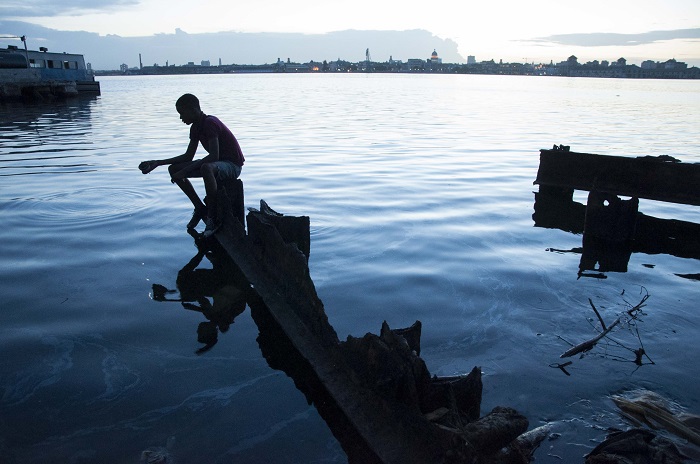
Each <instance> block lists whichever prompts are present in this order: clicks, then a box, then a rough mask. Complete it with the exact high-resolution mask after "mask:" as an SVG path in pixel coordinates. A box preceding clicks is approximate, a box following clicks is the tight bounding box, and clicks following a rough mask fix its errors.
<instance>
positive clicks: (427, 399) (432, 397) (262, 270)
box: [215, 181, 544, 464]
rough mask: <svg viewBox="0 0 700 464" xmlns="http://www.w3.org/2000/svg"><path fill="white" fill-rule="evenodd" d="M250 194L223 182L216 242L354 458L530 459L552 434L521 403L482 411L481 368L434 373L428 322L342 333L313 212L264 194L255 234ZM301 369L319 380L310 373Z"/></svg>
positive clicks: (269, 348) (267, 348) (269, 346)
mask: <svg viewBox="0 0 700 464" xmlns="http://www.w3.org/2000/svg"><path fill="white" fill-rule="evenodd" d="M242 192H243V190H242V185H240V181H236V182H233V183H228V185H224V186H220V190H219V197H218V202H217V205H218V207H219V208H220V209H219V213H220V214H221V215H222V216H220V217H223V226H222V227H221V228H220V229H219V230H218V231H217V233H216V234H215V237H216V240H217V241H218V242H219V244H220V245H221V246H222V247H223V249H224V250H225V251H226V252H227V254H228V255H229V256H230V257H231V258H232V260H233V261H234V262H235V263H236V264H237V265H238V267H240V269H241V271H242V273H243V274H244V275H245V277H246V278H247V279H248V282H249V284H250V289H251V293H252V297H251V298H250V299H249V306H250V307H251V311H252V313H253V317H254V319H256V322H257V320H259V319H260V318H264V317H267V318H269V319H270V320H272V321H273V322H274V324H275V325H276V326H278V327H279V330H278V333H279V337H280V338H283V339H284V342H285V343H286V344H287V345H288V346H289V350H294V351H295V352H296V353H298V358H299V359H300V360H301V361H299V362H293V363H291V365H290V364H287V365H286V366H284V365H282V366H280V365H279V364H281V363H280V362H278V361H276V359H278V358H279V357H278V356H275V355H274V354H270V353H271V352H274V347H275V345H278V344H280V343H274V342H272V343H270V342H269V340H268V342H267V343H264V341H265V340H264V339H265V336H263V333H262V331H261V336H260V338H262V339H263V340H262V341H261V340H259V343H260V345H261V349H263V354H264V355H265V357H266V358H267V359H268V362H269V363H270V365H271V366H273V367H275V368H280V369H282V370H284V371H285V372H287V373H288V374H289V375H290V376H292V378H294V381H295V384H296V385H297V387H298V388H300V390H302V391H303V392H304V393H305V394H306V395H307V398H309V401H310V402H313V403H314V404H315V406H316V408H317V410H318V411H319V413H320V414H321V416H322V417H324V419H325V420H326V422H327V423H328V424H329V426H330V427H331V430H332V432H333V433H334V435H335V436H336V438H337V439H338V441H339V442H340V444H341V446H343V449H344V450H345V451H346V453H347V455H348V458H349V460H350V462H351V463H352V462H357V463H363V464H365V463H385V464H389V463H401V464H406V463H408V464H410V463H421V464H424V463H484V464H490V463H493V464H495V463H505V462H509V463H514V464H515V463H523V464H524V463H526V462H529V457H530V455H531V453H532V451H533V450H534V448H535V447H536V446H537V444H538V443H539V441H541V440H542V439H543V438H544V435H543V434H532V433H528V434H525V431H526V430H527V427H528V421H527V419H526V418H525V417H524V416H522V415H520V414H519V413H518V412H517V411H515V410H514V409H511V408H505V407H497V408H495V409H494V410H492V411H491V412H490V413H489V414H486V415H485V416H483V417H482V416H481V411H480V408H481V394H482V383H481V371H480V369H479V368H478V367H475V368H474V369H473V370H472V371H471V372H470V373H469V374H468V375H465V376H460V377H454V378H437V377H434V376H431V375H430V373H429V371H428V369H427V367H426V365H425V363H424V361H423V360H422V359H421V358H420V330H421V325H420V322H416V324H414V325H413V326H412V327H410V328H407V329H396V330H392V329H390V328H389V326H388V325H387V324H386V322H384V323H383V324H382V327H381V331H380V333H379V335H375V334H370V333H368V334H366V335H364V336H363V337H361V338H355V337H352V336H349V337H348V338H347V340H345V341H340V340H339V339H338V336H337V334H336V332H335V330H334V329H333V327H332V326H331V324H330V323H329V321H328V318H327V316H326V313H325V309H324V306H323V303H322V301H321V300H320V299H319V297H318V295H317V293H316V289H315V286H314V283H313V281H312V280H311V277H310V275H309V268H308V257H309V251H310V232H309V222H310V221H309V218H308V217H306V216H300V217H294V216H284V215H282V214H279V213H277V212H275V211H273V210H272V209H271V208H269V206H267V204H266V203H265V202H264V201H261V207H260V210H251V211H250V212H249V213H248V214H247V216H246V222H247V226H248V230H247V232H246V230H245V227H244V224H243V221H241V214H242V211H241V205H242V196H241V197H238V195H242ZM232 205H233V206H232ZM261 307H265V308H266V309H265V310H264V311H262V312H261V310H260V308H261ZM261 313H264V314H266V316H264V317H263V316H261ZM378 325H379V323H378ZM267 338H269V336H267ZM287 345H285V346H287ZM300 370H301V371H304V372H306V373H307V374H308V373H311V375H312V376H313V380H312V381H309V380H308V379H300V378H299V377H298V376H297V374H298V372H299V371H300ZM331 416H332V417H331ZM338 424H340V425H338Z"/></svg>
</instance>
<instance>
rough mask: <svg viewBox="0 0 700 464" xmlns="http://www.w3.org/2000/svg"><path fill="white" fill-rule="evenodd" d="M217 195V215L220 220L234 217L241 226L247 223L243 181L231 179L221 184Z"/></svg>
mask: <svg viewBox="0 0 700 464" xmlns="http://www.w3.org/2000/svg"><path fill="white" fill-rule="evenodd" d="M216 195H217V202H216V205H217V209H218V211H217V214H218V217H220V218H226V217H229V218H230V217H233V218H236V219H238V221H239V222H240V223H241V224H244V223H245V206H244V205H245V198H244V197H245V195H244V193H243V181H241V179H230V180H225V181H223V182H219V184H218V189H217V191H216Z"/></svg>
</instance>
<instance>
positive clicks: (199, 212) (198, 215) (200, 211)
mask: <svg viewBox="0 0 700 464" xmlns="http://www.w3.org/2000/svg"><path fill="white" fill-rule="evenodd" d="M206 215H207V210H206V209H205V208H195V209H194V212H193V213H192V219H190V222H188V223H187V228H188V229H194V228H195V227H197V224H199V221H201V220H202V218H204V217H206Z"/></svg>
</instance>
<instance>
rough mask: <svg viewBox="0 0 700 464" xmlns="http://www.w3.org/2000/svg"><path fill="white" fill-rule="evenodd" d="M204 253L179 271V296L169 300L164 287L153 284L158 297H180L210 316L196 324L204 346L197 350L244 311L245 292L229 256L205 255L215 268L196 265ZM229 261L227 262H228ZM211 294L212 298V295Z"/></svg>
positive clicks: (205, 348)
mask: <svg viewBox="0 0 700 464" xmlns="http://www.w3.org/2000/svg"><path fill="white" fill-rule="evenodd" d="M204 256H205V253H204V252H202V251H199V252H198V253H197V254H196V255H195V256H194V257H193V258H192V259H191V260H190V262H189V263H187V264H186V265H185V266H184V267H183V268H182V269H181V270H180V272H178V274H177V280H176V285H177V288H178V290H179V291H180V299H179V300H167V299H166V298H165V293H166V292H168V290H167V289H165V288H164V287H162V286H160V285H158V284H154V285H153V295H154V299H155V300H158V301H181V302H182V306H183V307H184V308H185V309H189V310H191V311H199V312H201V313H202V314H203V315H204V317H206V318H207V321H206V322H201V323H200V324H199V327H197V340H198V341H199V342H200V343H204V344H205V346H203V347H202V348H200V349H198V350H197V351H196V353H197V354H202V353H204V352H206V351H208V350H210V349H211V348H212V347H213V346H214V345H215V344H216V342H217V341H218V334H219V332H221V333H224V332H226V331H228V329H229V327H230V326H231V324H233V321H234V319H235V318H236V317H237V316H238V315H239V314H241V313H242V312H243V311H245V308H246V295H245V290H244V288H243V286H242V285H241V284H240V282H241V280H239V279H237V278H236V275H237V273H238V271H237V270H236V269H235V268H234V267H233V266H232V263H231V262H230V260H227V259H218V258H217V255H215V254H209V255H206V256H207V258H208V259H209V261H211V263H212V265H213V269H197V266H198V265H199V264H200V263H201V262H202V259H203V258H204ZM227 264H228V265H227ZM207 297H212V302H210V301H209V298H207Z"/></svg>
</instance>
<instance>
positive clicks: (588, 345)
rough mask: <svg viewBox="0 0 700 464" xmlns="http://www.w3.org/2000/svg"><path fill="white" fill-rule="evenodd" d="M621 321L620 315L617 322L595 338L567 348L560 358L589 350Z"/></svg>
mask: <svg viewBox="0 0 700 464" xmlns="http://www.w3.org/2000/svg"><path fill="white" fill-rule="evenodd" d="M619 323H620V318H619V317H618V318H617V319H616V320H615V322H613V323H612V324H611V325H610V327H608V328H607V329H605V330H603V331H602V332H601V333H599V334H598V335H597V336H596V337H594V338H592V339H590V340H587V341H585V342H583V343H579V344H578V345H576V346H574V347H573V348H570V349H568V350H566V351H565V352H564V354H562V355H561V356H559V357H560V358H568V357H569V356H573V355H575V354H578V353H582V352H584V351H589V350H591V349H592V348H593V347H594V346H595V345H596V343H598V341H600V339H601V338H603V337H605V336H606V335H607V334H609V333H610V331H611V330H612V329H614V328H615V326H616V325H617V324H619Z"/></svg>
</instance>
